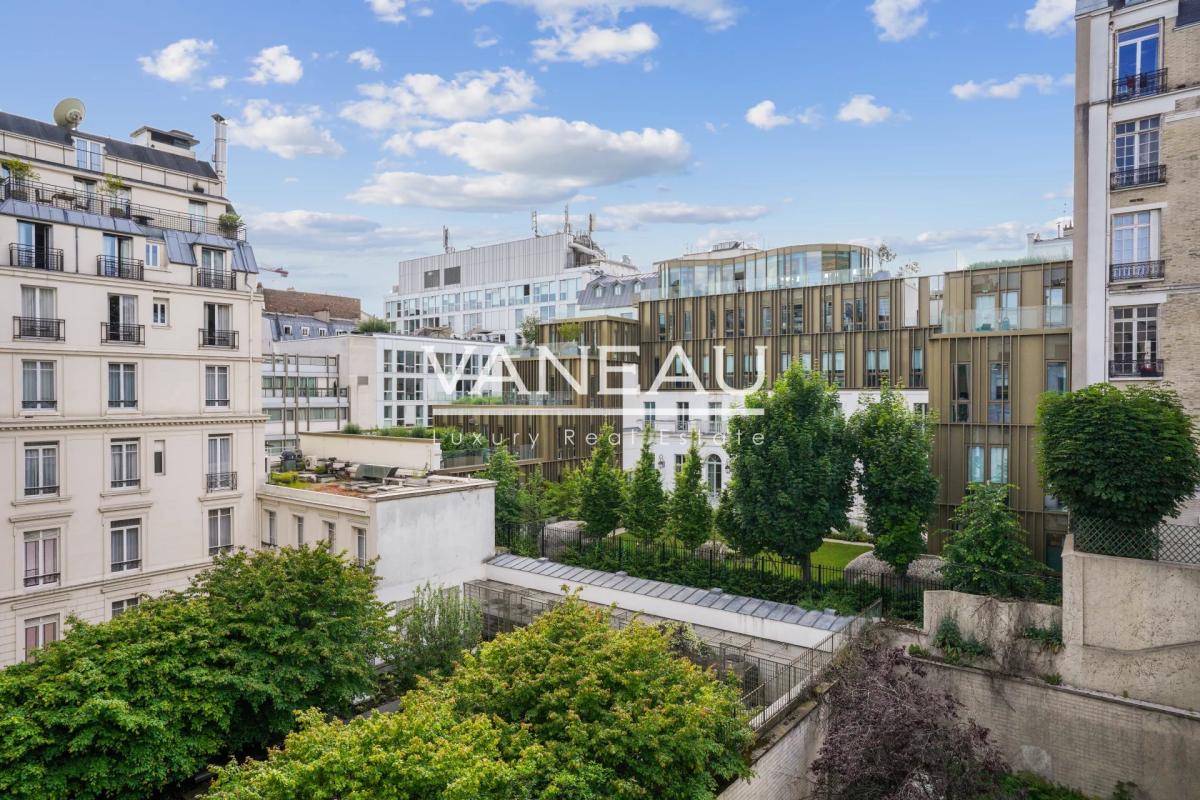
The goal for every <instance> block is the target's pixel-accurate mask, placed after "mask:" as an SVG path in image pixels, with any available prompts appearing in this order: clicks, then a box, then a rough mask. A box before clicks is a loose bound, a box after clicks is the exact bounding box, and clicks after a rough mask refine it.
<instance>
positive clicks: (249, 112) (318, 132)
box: [229, 100, 346, 159]
mask: <svg viewBox="0 0 1200 800" xmlns="http://www.w3.org/2000/svg"><path fill="white" fill-rule="evenodd" d="M320 116H321V111H320V109H318V108H304V109H301V110H300V111H299V112H297V113H292V114H289V113H287V111H286V110H285V109H284V108H283V107H282V106H278V105H273V104H272V103H271V102H270V101H267V100H250V101H248V102H247V103H246V105H245V108H243V109H242V118H241V119H240V120H230V121H229V141H230V143H231V144H234V145H240V146H242V147H248V148H250V149H252V150H266V151H267V152H269V153H273V154H275V155H277V156H279V157H280V158H288V159H291V158H295V157H296V156H333V157H334V158H338V157H340V156H342V155H343V154H344V153H345V152H346V150H345V148H343V147H342V146H341V145H340V144H338V143H337V142H336V141H335V140H334V138H333V134H331V133H330V132H329V131H328V130H326V129H324V128H321V127H319V126H318V125H317V122H316V121H317V120H318V119H319V118H320Z"/></svg>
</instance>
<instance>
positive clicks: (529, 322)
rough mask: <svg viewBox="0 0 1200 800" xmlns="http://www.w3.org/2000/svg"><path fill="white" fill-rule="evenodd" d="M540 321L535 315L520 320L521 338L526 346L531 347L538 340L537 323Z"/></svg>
mask: <svg viewBox="0 0 1200 800" xmlns="http://www.w3.org/2000/svg"><path fill="white" fill-rule="evenodd" d="M540 324H541V321H540V320H538V318H537V317H534V316H528V317H525V319H523V320H521V340H522V341H523V342H524V343H525V346H526V347H533V346H534V345H536V344H537V340H538V325H540Z"/></svg>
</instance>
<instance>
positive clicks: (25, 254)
mask: <svg viewBox="0 0 1200 800" xmlns="http://www.w3.org/2000/svg"><path fill="white" fill-rule="evenodd" d="M8 263H9V266H13V267H27V268H29V269H46V270H51V271H53V272H62V270H63V251H62V250H60V249H58V248H56V247H37V246H35V245H32V244H17V243H16V242H12V243H10V244H9V245H8Z"/></svg>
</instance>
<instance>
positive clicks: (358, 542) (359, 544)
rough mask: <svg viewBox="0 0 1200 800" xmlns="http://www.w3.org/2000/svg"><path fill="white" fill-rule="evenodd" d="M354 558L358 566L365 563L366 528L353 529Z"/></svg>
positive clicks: (362, 565)
mask: <svg viewBox="0 0 1200 800" xmlns="http://www.w3.org/2000/svg"><path fill="white" fill-rule="evenodd" d="M354 558H355V561H357V562H358V565H359V566H360V567H365V566H366V565H367V529H366V528H355V529H354Z"/></svg>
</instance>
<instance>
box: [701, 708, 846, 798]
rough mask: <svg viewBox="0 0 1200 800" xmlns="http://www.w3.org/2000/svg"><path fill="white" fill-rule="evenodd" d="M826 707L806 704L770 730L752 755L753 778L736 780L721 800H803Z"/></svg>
mask: <svg viewBox="0 0 1200 800" xmlns="http://www.w3.org/2000/svg"><path fill="white" fill-rule="evenodd" d="M825 716H826V706H824V705H822V704H821V703H820V702H819V701H812V702H808V703H805V704H804V705H802V706H801V707H800V708H798V709H796V711H794V712H792V714H790V715H789V716H788V717H787V718H786V719H784V720H783V721H781V722H780V723H779V725H778V726H777V727H776V728H775V729H773V730H772V731H771V737H770V738H769V739H768V740H766V741H763V742H761V743H760V745H759V746H758V747H757V748H756V749H755V752H754V753H753V755H752V756H751V758H752V764H751V766H752V768H753V769H754V777H752V778H750V779H749V780H745V779H739V780H737V781H735V782H733V783H732V784H730V785H729V786H728V787H727V788H726V789H725V791H723V792H721V794H719V795H718V798H719V799H720V800H804V798H807V797H809V796H810V793H811V792H812V789H813V781H812V776H811V774H810V773H809V769H810V768H811V767H812V763H813V761H815V760H816V758H817V754H818V753H819V752H820V750H821V744H822V742H824V740H825V724H824V723H825Z"/></svg>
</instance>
